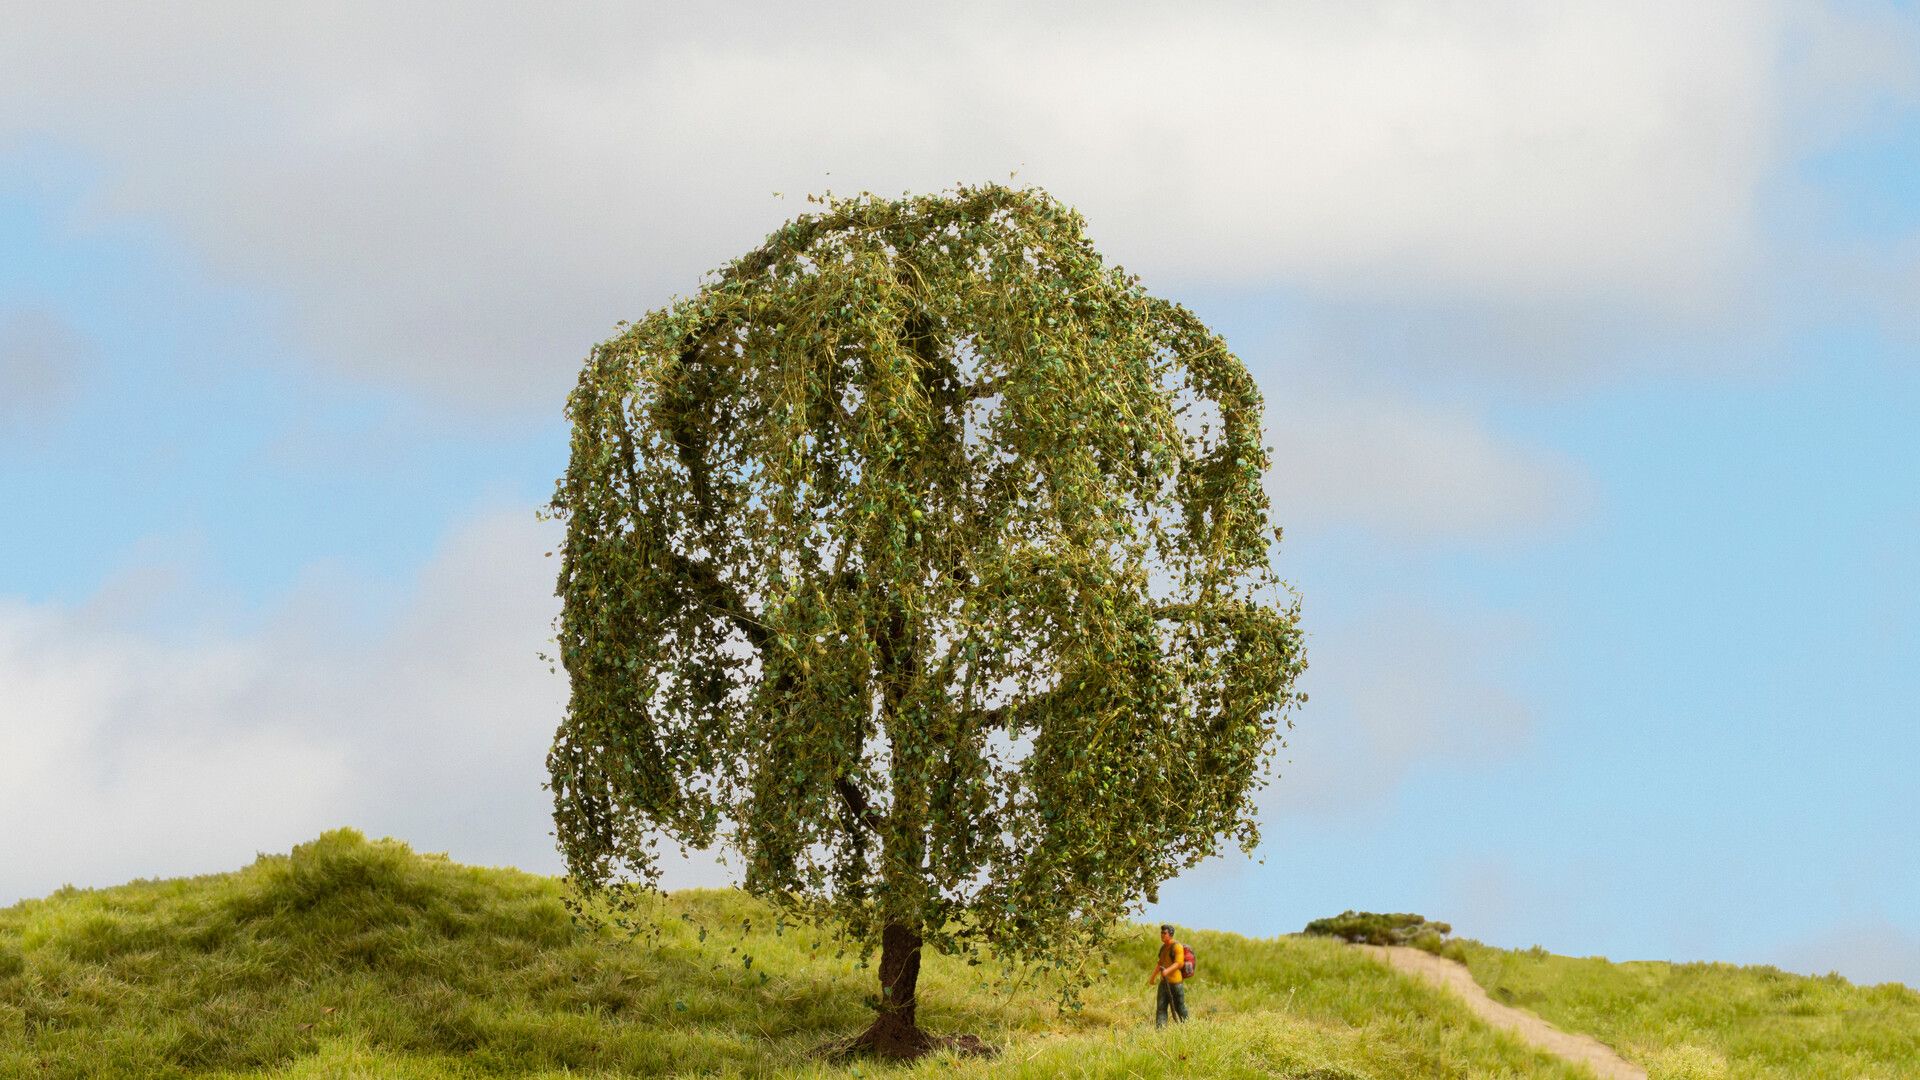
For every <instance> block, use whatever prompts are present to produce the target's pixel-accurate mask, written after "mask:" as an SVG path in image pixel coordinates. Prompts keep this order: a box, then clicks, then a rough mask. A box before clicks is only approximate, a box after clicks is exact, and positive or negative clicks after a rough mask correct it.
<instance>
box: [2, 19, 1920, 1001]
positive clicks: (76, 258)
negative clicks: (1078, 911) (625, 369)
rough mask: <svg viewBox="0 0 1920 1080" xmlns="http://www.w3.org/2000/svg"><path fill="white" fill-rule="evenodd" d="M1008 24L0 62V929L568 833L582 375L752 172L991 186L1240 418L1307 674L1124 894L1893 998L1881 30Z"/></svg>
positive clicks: (1911, 200)
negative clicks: (178, 881) (1218, 851)
mask: <svg viewBox="0 0 1920 1080" xmlns="http://www.w3.org/2000/svg"><path fill="white" fill-rule="evenodd" d="M840 14H841V15H842V16H844V18H845V19H862V18H864V17H865V15H864V14H863V10H862V9H858V8H847V9H845V10H843V11H842V12H840ZM1003 14H1004V15H1005V17H1004V18H1000V19H987V20H981V19H978V18H965V17H962V16H961V15H960V14H958V13H957V12H956V13H954V14H952V15H948V14H946V13H941V12H937V11H935V12H930V13H928V14H926V15H924V16H917V17H916V18H914V19H912V20H900V19H891V20H888V21H887V22H886V23H884V24H882V25H881V28H880V29H877V30H876V31H875V32H874V33H875V36H874V38H873V40H871V41H867V42H865V43H863V45H862V46H861V47H860V48H853V47H851V46H849V45H848V44H847V43H846V40H845V35H843V34H839V33H836V32H835V30H834V27H835V26H836V25H837V24H838V23H837V21H836V20H835V19H833V18H826V19H818V20H811V21H810V20H806V19H804V18H801V17H798V16H795V15H792V14H791V13H787V12H785V11H784V9H769V10H766V11H753V10H751V9H741V10H740V11H737V12H734V13H732V14H729V15H727V16H725V17H720V18H698V17H696V16H694V15H692V14H690V13H677V12H674V11H671V10H668V9H658V10H646V11H636V12H634V13H631V14H628V15H625V16H622V17H620V18H619V19H617V20H615V19H606V18H604V17H602V16H597V15H594V14H592V13H591V12H588V11H586V10H584V9H583V10H580V11H573V12H570V13H567V14H564V15H562V16H559V17H555V18H553V19H550V20H542V21H540V22H538V23H527V22H524V21H522V19H521V17H520V16H518V15H516V14H515V13H513V12H512V11H511V9H500V10H491V9H489V10H484V11H482V10H478V9H476V11H475V12H474V13H473V14H472V15H471V16H470V18H469V20H468V21H467V22H466V23H464V24H463V25H462V26H461V27H459V31H460V33H459V34H458V35H453V37H457V38H458V40H457V41H453V40H450V36H449V35H448V34H447V33H444V32H442V31H443V30H444V28H441V27H437V26H435V25H431V24H429V23H426V22H425V21H422V20H413V19H409V18H407V17H405V16H394V15H392V14H391V13H387V12H382V11H380V10H378V9H372V8H370V9H368V10H367V11H361V12H357V13H356V12H337V11H331V10H330V9H329V10H322V9H314V10H313V11H311V12H301V11H300V10H299V9H295V8H285V9H282V17H280V18H278V19H268V18H265V17H264V16H261V15H258V14H253V13H249V11H248V10H247V9H244V8H229V9H220V8H217V7H215V8H209V9H206V10H205V11H204V12H202V13H201V14H199V15H197V16H195V17H192V18H187V19H183V20H168V21H159V22H155V23H153V24H150V25H143V24H142V23H141V22H140V19H141V18H143V16H134V15H125V14H124V13H123V14H121V15H113V16H109V15H108V14H105V13H89V12H86V11H81V12H79V13H78V14H68V15H61V16H53V15H42V16H37V17H36V18H35V19H32V20H29V23H30V24H31V25H29V26H28V27H27V29H26V30H25V32H23V33H21V34H19V35H12V36H10V39H9V40H8V41H6V42H4V43H0V72H3V73H4V74H0V506H5V507H7V508H8V509H7V512H6V521H7V528H5V529H4V530H0V814H4V816H5V817H6V818H7V819H8V820H10V821H15V822H24V823H25V824H24V826H19V827H16V828H13V829H10V830H9V840H8V841H7V843H8V844H9V845H10V847H9V849H8V850H7V852H6V853H5V855H6V857H4V858H0V902H5V901H7V900H10V899H13V898H16V897H20V896H28V895H37V894H40V893H44V892H46V891H49V890H51V889H52V888H55V887H57V886H58V885H60V884H62V883H64V882H68V881H72V882H75V883H78V884H110V883H115V882H118V881H122V880H126V879H129V878H132V877H137V876H148V875H159V874H168V875H170V874H180V873H192V872H203V871H209V870H217V869H223V868H228V867H232V866H235V865H238V864H240V863H242V862H244V861H246V860H247V859H248V858H250V857H251V855H252V854H253V852H255V851H257V850H283V849H285V848H286V847H288V846H289V845H291V844H293V843H295V842H298V841H300V840H302V839H305V838H308V837H310V836H312V835H313V834H315V833H317V832H318V831H319V830H321V829H323V828H327V827H331V826H334V825H337V824H355V825H357V826H359V827H361V828H363V829H366V830H368V831H370V832H374V833H392V834H394V835H399V836H403V837H405V838H408V839H409V840H411V841H413V842H414V843H415V844H416V845H417V846H420V847H422V848H425V849H432V850H441V849H444V850H449V851H451V852H452V853H453V854H454V855H455V856H456V857H459V858H463V859H469V860H472V861H480V862H497V863H513V864H517V865H522V866H526V867H528V868H531V869H538V870H552V869H555V868H556V867H557V865H558V863H557V859H556V857H555V856H554V854H553V852H552V848H551V841H550V839H549V838H548V836H547V835H546V834H547V829H548V824H547V822H546V821H545V819H544V816H543V815H544V807H545V801H544V796H543V794H542V793H541V792H540V791H539V790H538V784H539V782H540V779H541V777H542V771H541V761H540V759H541V756H542V754H543V752H544V749H545V746H546V742H547V740H548V738H549V737H550V735H551V732H552V729H553V725H554V722H555V720H556V718H557V715H558V709H559V707H560V702H561V701H562V700H563V699H564V687H563V686H561V685H559V684H558V682H557V680H555V679H553V678H551V677H550V676H548V675H547V673H546V671H545V667H544V665H541V664H539V663H538V661H537V660H535V659H534V654H535V653H536V652H537V651H538V650H539V649H540V647H541V644H542V641H543V639H544V637H545V633H546V620H547V618H548V616H549V615H550V613H551V611H552V601H551V598H550V596H549V595H548V594H549V592H550V586H551V582H550V564H549V563H547V562H546V561H545V560H544V559H543V558H542V553H543V552H544V551H545V550H547V549H548V548H550V547H551V543H552V539H553V534H552V531H551V528H550V527H549V526H546V525H542V524H540V523H538V522H536V521H535V519H534V508H535V507H537V506H538V505H539V504H540V503H541V502H542V501H543V500H544V498H545V496H546V495H547V493H548V492H549V491H550V490H551V484H552V480H553V478H554V477H555V476H556V475H557V474H558V472H559V470H560V469H561V468H562V466H563V463H564V456H565V451H566V430H565V426H564V423H563V421H562V420H561V417H560V405H561V401H562V398H563V396H564V393H565V390H566V387H567V386H568V385H569V383H570V381H571V379H572V376H573V373H574V372H575V370H576V369H577V364H578V362H579V359H580V357H581V356H582V355H583V354H584V351H585V349H586V348H587V347H588V346H589V345H590V344H591V343H592V342H594V341H596V340H599V339H600V338H602V337H605V336H607V335H608V334H609V333H610V332H611V329H612V326H613V323H614V322H615V321H616V320H619V319H622V318H632V317H634V316H637V315H638V314H640V313H642V312H644V311H645V310H647V309H649V308H651V307H654V306H657V305H658V304H660V303H662V302H664V301H665V300H666V299H667V298H668V297H669V296H670V295H672V294H674V293H685V292H688V291H691V290H692V289H693V288H695V287H697V284H698V280H699V275H700V273H701V271H702V270H704V269H706V268H708V267H711V266H715V265H718V264H720V263H722V262H724V261H726V260H727V259H729V258H731V257H732V256H733V255H735V254H737V253H738V252H739V251H741V250H744V249H745V247H746V246H748V245H750V244H751V243H753V242H754V241H755V240H756V239H757V238H758V237H759V236H761V235H764V233H766V232H767V231H769V230H770V229H772V228H774V227H776V226H777V225H778V224H779V223H780V222H781V221H782V220H784V219H785V218H787V217H789V216H791V215H793V214H795V213H798V212H800V211H801V210H802V209H803V208H804V203H802V202H801V201H800V200H799V198H798V197H797V196H798V195H799V194H800V193H803V192H806V191H810V190H821V189H825V188H832V189H834V190H857V189H861V188H870V189H875V190H883V191H886V190H900V189H902V188H914V189H929V188H938V187H942V186H946V185H949V184H951V183H953V182H956V181H962V180H981V179H996V178H1003V177H1005V176H1006V175H1007V174H1008V173H1010V172H1017V173H1018V176H1019V178H1020V179H1022V180H1030V181H1033V182H1037V183H1041V184H1043V185H1045V186H1047V187H1048V188H1049V190H1051V191H1052V192H1053V193H1054V194H1055V195H1057V196H1058V197H1060V198H1062V199H1064V200H1066V201H1068V202H1071V203H1073V204H1075V205H1076V206H1078V207H1080V208H1081V209H1082V210H1083V211H1084V212H1085V213H1086V214H1087V216H1088V218H1089V220H1090V222H1091V226H1092V228H1093V230H1094V232H1095V235H1096V238H1097V239H1098V240H1099V242H1100V243H1101V245H1102V247H1103V249H1104V250H1106V251H1107V252H1108V254H1109V255H1110V256H1111V257H1113V258H1115V259H1117V260H1119V261H1122V262H1124V263H1126V264H1127V265H1128V266H1129V267H1130V268H1132V269H1135V270H1136V271H1138V272H1140V273H1142V274H1143V275H1144V276H1145V277H1146V279H1147V281H1148V282H1149V284H1150V285H1151V286H1152V287H1153V288H1154V289H1155V290H1156V291H1158V292H1161V293H1163V294H1165V295H1169V296H1173V297H1175V298H1178V299H1181V300H1184V301H1186V302H1187V303H1189V304H1190V305H1191V306H1193V307H1194V308H1195V309H1196V310H1197V311H1199V312H1200V313H1201V315H1202V316H1203V317H1204V318H1206V319H1207V320H1208V321H1209V322H1210V323H1212V324H1213V325H1214V326H1215V327H1216V328H1217V329H1219V330H1220V331H1221V332H1222V333H1224V334H1225V336H1226V337H1227V339H1228V341H1229V342H1230V343H1231V344H1232V345H1233V346H1234V347H1235V348H1236V350H1237V351H1238V352H1239V353H1240V354H1241V356H1242V357H1243V358H1244V359H1245V360H1246V361H1247V363H1248V364H1249V366H1250V367H1251V368H1252V369H1253V370H1254V372H1255V373H1256V376H1257V377H1258V378H1259V379H1260V382H1261V385H1262V386H1263V388H1264V389H1265V390H1266V393H1267V396H1268V424H1269V441H1270V442H1272V443H1273V444H1274V445H1275V448H1276V465H1275V471H1274V475H1273V476H1272V477H1271V478H1270V485H1269V486H1270V490H1271V491H1272V493H1273V495H1274V497H1275V500H1276V506H1277V512H1278V515H1279V517H1280V519H1281V520H1282V522H1283V523H1284V524H1285V525H1286V526H1287V530H1288V532H1287V541H1286V543H1285V545H1284V546H1283V547H1282V548H1281V552H1280V560H1281V566H1282V570H1283V572H1284V574H1285V576H1287V577H1288V578H1289V580H1291V581H1292V582H1293V583H1294V584H1295V585H1296V586H1298V588H1299V589H1300V591H1301V592H1302V594H1303V596H1304V600H1305V612H1306V620H1307V622H1306V625H1307V628H1308V632H1309V635H1310V639H1309V640H1310V649H1311V660H1312V663H1313V668H1312V670H1311V672H1310V673H1309V676H1308V685H1307V689H1308V690H1309V692H1310V693H1311V695H1312V700H1311V701H1310V703H1309V704H1308V705H1307V706H1306V707H1305V708H1304V709H1302V710H1301V711H1300V713H1299V714H1298V716H1297V717H1296V720H1297V722H1298V724H1299V729H1298V731H1297V732H1296V735H1295V738H1294V740H1293V745H1292V748H1291V749H1290V751H1289V753H1288V754H1287V755H1286V756H1287V757H1288V758H1289V759H1290V761H1289V763H1288V765H1287V766H1286V767H1285V769H1284V775H1283V776H1282V777H1281V779H1280V780H1279V781H1278V782H1277V783H1276V784H1275V785H1274V786H1273V787H1272V788H1271V789H1270V790H1269V791H1268V792H1266V793H1265V794H1264V795H1263V796H1262V804H1261V805H1262V807H1263V820H1264V821H1265V831H1266V837H1267V839H1266V843H1265V845H1264V847H1263V848H1262V850H1261V852H1260V857H1261V858H1260V861H1258V862H1252V861H1248V860H1243V859H1239V858H1237V857H1235V858H1228V859H1223V860H1219V861H1218V862H1216V863H1214V864H1210V865H1208V866H1206V867H1203V868H1201V869H1199V870H1197V871H1195V872H1194V873H1192V874H1190V875H1188V877H1187V878H1185V879H1183V880H1181V881H1177V882H1175V883H1173V884H1172V885H1171V886H1170V887H1169V888H1168V889H1167V890H1166V892H1165V894H1164V895H1163V898H1162V902H1161V903H1160V904H1159V905H1158V906H1157V907H1156V908H1155V913H1156V914H1157V915H1159V916H1161V917H1168V918H1172V919H1174V920H1176V921H1179V922H1182V923H1186V924H1195V925H1211V926H1222V927H1230V928H1236V929H1244V930H1249V931H1255V932H1261V933H1272V932H1281V931H1287V930H1293V929H1297V928H1298V927H1299V926H1300V925H1301V924H1302V923H1304V922H1305V921H1306V920H1307V919H1310V918H1313V917H1316V916H1319V915H1322V914H1327V913H1330V912H1333V911H1338V910H1340V909H1342V908H1346V907H1361V908H1374V909H1394V910H1417V911H1422V912H1425V913H1428V914H1430V915H1434V916H1436V917H1441V918H1446V919H1449V920H1450V921H1452V922H1453V923H1454V924H1455V926H1456V928H1457V929H1458V930H1459V931H1460V932H1462V933H1466V934H1469V935H1471V936H1475V937H1480V938H1482V939H1485V940H1488V941H1492V942H1495V943H1499V944H1506V945H1517V946H1524V945H1529V944H1534V943H1539V944H1542V945H1545V946H1547V947H1549V948H1552V949H1555V950H1557V951H1562V952H1568V953H1573V954H1579V955H1586V954H1595V953H1598V954H1604V955H1609V956H1615V957H1623V958H1625V957H1654V958H1661V957H1665V958H1677V959H1692V958H1718V959H1728V960H1736V961H1743V962H1769V963H1779V964H1782V965H1785V966H1789V967H1793V968H1796V969H1800V970H1810V971H1825V970H1829V969H1834V968H1837V969H1839V970H1841V971H1843V972H1845V973H1848V974H1850V975H1853V976H1854V977H1856V978H1860V979H1865V980H1869V981H1872V980H1878V979H1889V978H1897V979H1903V980H1905V981H1907V982H1909V983H1911V984H1916V985H1920V858H1917V857H1916V855H1920V853H1917V852H1916V851H1915V847H1914V841H1913V839H1912V827H1911V823H1912V822H1913V821H1915V820H1920V778H1916V776H1915V772H1914V763H1915V762H1917V761H1920V734H1917V733H1916V732H1920V729H1917V728H1916V727H1915V726H1914V725H1913V723H1912V719H1913V718H1914V716H1915V715H1916V712H1920V674H1916V671H1920V664H1916V662H1915V661H1916V660H1920V553H1917V552H1920V548H1916V545H1915V544H1914V543H1913V542H1912V537H1913V536H1914V534H1915V532H1916V529H1917V528H1920V434H1916V432H1920V318H1916V317H1915V315H1914V301H1915V300H1916V299H1920V297H1917V296H1916V290H1917V289H1920V186H1916V182H1917V181H1920V16H1917V15H1915V13H1913V12H1912V11H1910V10H1908V9H1907V8H1905V7H1904V6H1880V5H1868V4H1846V5H1839V6H1830V7H1822V6H1813V5H1794V4H1787V5H1778V4H1732V3H1729V4H1724V5H1723V4H1715V3H1708V4H1701V5H1697V6H1696V7H1693V8H1690V9H1689V11H1687V12H1685V13H1674V12H1670V11H1666V10H1664V8H1663V6H1662V5H1655V4H1647V5H1637V4H1631V3H1626V4H1608V5H1595V6H1593V7H1591V8H1579V7H1566V8H1564V9H1558V8H1557V9H1556V10H1555V11H1554V12H1544V11H1540V10H1536V8H1535V6H1532V5H1518V4H1516V5H1512V6H1505V5H1500V4H1492V5H1476V6H1468V7H1459V8H1450V7H1433V6H1420V7H1417V8H1398V7H1392V6H1383V7H1379V8H1366V7H1362V6H1353V5H1343V6H1339V7H1336V8H1328V7H1318V6H1302V7H1299V8H1296V9H1290V10H1282V11H1272V12H1257V11H1252V10H1248V9H1241V8H1229V7H1224V6H1222V7H1219V8H1200V9H1196V10H1195V11H1194V12H1193V13H1192V14H1189V15H1183V16H1181V17H1179V18H1177V19H1174V18H1170V17H1168V16H1165V15H1162V14H1159V13H1157V12H1156V11H1154V10H1153V9H1149V8H1138V9H1136V8H1125V7H1123V8H1119V9H1112V10H1110V11H1108V12H1107V13H1106V14H1105V15H1096V14H1095V13H1094V12H1093V11H1092V10H1091V9H1079V8H1060V9H1057V10H1050V11H1047V12H1044V13H1038V14H1036V13H1032V12H1027V11H1021V12H1018V13H1016V12H1015V11H1013V10H1012V9H1009V11H1008V12H1006V13H1003ZM934 44H937V45H938V49H937V51H935V52H928V51H927V50H928V49H930V48H932V46H933V45H934ZM901 57H918V58H919V59H917V60H915V61H914V62H911V63H909V62H907V61H905V60H903V59H901ZM929 57H932V59H929ZM776 100H777V101H778V103H779V104H778V107H777V108H776V107H775V106H773V105H771V104H769V103H770V102H771V101H776ZM776 191H780V192H785V193H786V195H785V197H779V198H776V197H773V195H772V194H771V193H773V192H776ZM11 845H18V848H19V849H18V850H14V849H13V848H12V847H11ZM675 873H676V875H677V876H676V880H678V881H683V882H707V881H713V880H719V879H721V878H723V877H724V874H725V872H724V870H723V869H716V868H713V867H711V866H708V865H707V864H705V863H703V862H699V861H695V862H692V863H689V864H687V865H685V866H681V867H677V868H676V870H675Z"/></svg>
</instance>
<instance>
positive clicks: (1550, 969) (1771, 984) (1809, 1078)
mask: <svg viewBox="0 0 1920 1080" xmlns="http://www.w3.org/2000/svg"><path fill="white" fill-rule="evenodd" d="M1466 946H1467V948H1466V951H1467V965H1468V967H1469V968H1471V969H1472V971H1473V976H1474V978H1475V979H1476V980H1477V981H1478V982H1479V983H1480V985H1481V986H1483V987H1485V988H1486V990H1487V993H1488V994H1490V995H1491V996H1492V997H1493V998H1494V999H1495V1000H1498V1001H1504V1002H1506V1003H1508V1004H1510V1005H1517V1006H1520V1007H1521V1008H1525V1009H1531V1010H1532V1011H1534V1012H1536V1013H1538V1014H1539V1015H1540V1016H1542V1017H1544V1018H1545V1019H1546V1020H1548V1021H1550V1022H1552V1023H1554V1024H1557V1025H1559V1026H1560V1027H1563V1028H1566V1029H1568V1030H1570V1031H1584V1032H1586V1033H1588V1034H1591V1035H1593V1036H1595V1037H1597V1038H1599V1039H1600V1040H1602V1041H1604V1042H1606V1043H1607V1044H1609V1045H1611V1046H1612V1047H1613V1048H1614V1049H1615V1050H1618V1051H1619V1052H1620V1054H1621V1056H1623V1057H1626V1058H1627V1059H1629V1060H1631V1061H1635V1062H1638V1063H1639V1064H1641V1065H1642V1066H1645V1067H1646V1069H1647V1071H1648V1074H1649V1076H1650V1077H1651V1078H1652V1080H1722V1078H1726V1080H1747V1078H1762V1077H1764V1078H1769V1080H1771V1078H1775V1077H1778V1078H1783V1080H1784V1078H1788V1077H1791V1078H1793V1080H1829V1078H1831V1080H1867V1078H1873V1080H1879V1078H1882V1077H1884V1078H1888V1080H1893V1078H1904V1080H1911V1078H1914V1077H1920V992H1915V991H1914V990H1912V989H1909V988H1907V987H1905V986H1902V985H1900V984H1898V983H1887V984H1885V985H1882V986H1855V985H1853V984H1852V983H1850V982H1848V981H1847V980H1845V979H1843V978H1840V977H1839V976H1837V975H1828V976H1824V977H1819V978H1810V977H1807V976H1803V975H1790V974H1787V973H1786V972H1783V971H1779V970H1777V969H1775V968H1770V967H1735V966H1733V965H1730V964H1667V963H1657V962H1636V963H1619V964H1616V963H1609V962H1608V961H1605V960H1601V959H1597V958H1595V959H1584V960H1580V959H1574V958H1571V957H1565V956H1554V955H1552V954H1551V953H1547V952H1545V951H1541V950H1527V951H1519V952H1511V951H1507V950H1503V949H1493V948H1488V947H1486V946H1484V945H1480V944H1478V943H1472V942H1469V943H1466Z"/></svg>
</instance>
